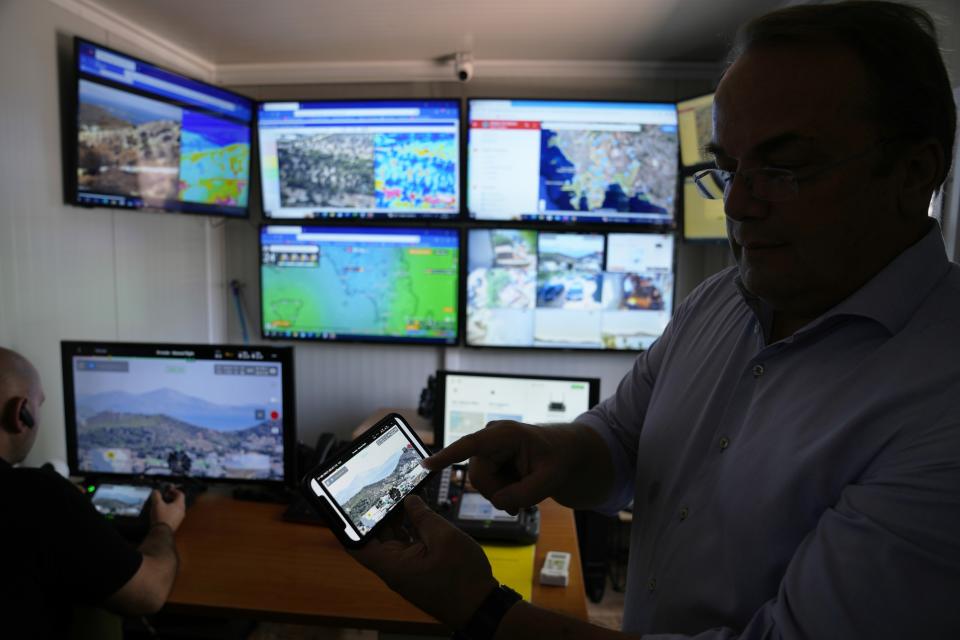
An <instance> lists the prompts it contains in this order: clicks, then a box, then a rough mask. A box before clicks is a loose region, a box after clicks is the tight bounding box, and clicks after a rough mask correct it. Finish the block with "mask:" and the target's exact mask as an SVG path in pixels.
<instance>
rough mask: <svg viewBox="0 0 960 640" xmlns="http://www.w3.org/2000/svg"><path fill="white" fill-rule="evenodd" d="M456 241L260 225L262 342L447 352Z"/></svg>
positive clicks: (387, 231) (445, 234) (431, 233)
mask: <svg viewBox="0 0 960 640" xmlns="http://www.w3.org/2000/svg"><path fill="white" fill-rule="evenodd" d="M459 268H460V232H459V230H458V229H452V228H439V227H432V228H425V227H396V226H389V227H388V226H362V227H361V226H348V227H343V226H299V225H266V226H263V227H261V229H260V274H261V297H262V300H261V302H262V305H261V312H262V318H261V323H262V325H261V326H262V330H263V336H264V337H265V338H274V339H283V340H289V339H295V340H337V341H363V342H407V343H429V344H456V343H457V340H458V333H457V330H458V317H459V316H458V311H459V310H458V307H459V300H458V296H459V279H458V278H459V275H458V274H459V270H460V269H459Z"/></svg>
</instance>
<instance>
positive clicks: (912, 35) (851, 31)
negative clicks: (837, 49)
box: [730, 0, 957, 184]
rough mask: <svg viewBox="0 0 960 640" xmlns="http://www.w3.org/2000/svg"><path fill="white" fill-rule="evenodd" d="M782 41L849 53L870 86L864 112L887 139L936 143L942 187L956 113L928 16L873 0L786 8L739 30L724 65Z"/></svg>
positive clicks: (948, 163)
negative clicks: (932, 140) (858, 62)
mask: <svg viewBox="0 0 960 640" xmlns="http://www.w3.org/2000/svg"><path fill="white" fill-rule="evenodd" d="M788 43H789V44H794V43H796V44H807V43H809V44H816V43H823V44H827V43H829V44H838V45H841V46H846V47H849V48H851V49H852V50H854V51H855V52H856V53H857V55H858V56H859V57H860V60H861V61H862V63H863V66H864V69H865V70H866V73H867V79H868V81H869V83H870V86H871V94H872V95H870V96H868V104H867V106H868V109H869V111H870V115H871V116H872V117H873V118H875V119H876V120H877V122H878V123H879V124H880V126H881V127H882V128H883V129H885V135H886V136H887V137H895V138H902V139H904V140H913V141H918V140H923V139H925V138H928V137H933V138H935V139H936V140H937V141H939V142H940V145H941V146H942V147H943V154H944V168H943V175H942V176H939V178H940V179H939V181H938V182H939V183H941V184H942V182H943V180H944V179H946V176H947V173H949V171H950V163H951V161H952V157H953V137H954V131H955V130H956V126H957V112H956V106H955V105H954V101H953V91H952V89H951V87H950V79H949V77H948V76H947V69H946V67H945V66H944V63H943V58H942V57H941V55H940V49H939V47H938V44H937V29H936V26H935V25H934V22H933V18H931V16H930V14H929V13H927V12H926V11H924V10H923V9H919V8H917V7H911V6H908V5H903V4H897V3H895V2H883V1H880V0H852V1H848V2H840V3H835V4H820V5H797V6H792V7H787V8H784V9H780V10H778V11H774V12H772V13H768V14H766V15H763V16H760V17H758V18H755V19H753V20H751V21H750V22H748V23H747V24H745V25H743V26H742V27H741V28H740V30H739V31H738V32H737V35H736V38H735V40H734V44H733V48H732V49H731V52H730V62H731V63H732V62H733V61H734V60H736V58H738V57H739V56H741V55H742V54H743V53H745V52H746V51H748V50H749V49H752V48H754V47H757V46H764V45H777V44H788Z"/></svg>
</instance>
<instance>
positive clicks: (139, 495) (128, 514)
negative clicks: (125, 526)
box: [90, 484, 153, 518]
mask: <svg viewBox="0 0 960 640" xmlns="http://www.w3.org/2000/svg"><path fill="white" fill-rule="evenodd" d="M151 491H153V488H152V487H148V486H143V485H130V484H101V485H99V486H97V490H96V491H95V492H94V493H93V496H91V498H90V501H91V502H93V506H94V508H95V509H96V510H97V511H99V512H100V513H102V514H103V515H105V516H107V517H108V518H139V517H140V515H141V514H142V513H143V508H144V507H145V506H146V504H147V500H149V499H150V492H151Z"/></svg>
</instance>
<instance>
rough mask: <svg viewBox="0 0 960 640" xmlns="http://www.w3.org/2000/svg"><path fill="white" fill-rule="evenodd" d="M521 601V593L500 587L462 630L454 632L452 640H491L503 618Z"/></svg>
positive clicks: (486, 599)
mask: <svg viewBox="0 0 960 640" xmlns="http://www.w3.org/2000/svg"><path fill="white" fill-rule="evenodd" d="M521 600H523V597H522V596H521V595H520V594H519V593H517V592H516V591H514V590H513V589H511V588H510V587H508V586H506V585H500V586H499V587H497V588H496V589H494V590H493V591H491V592H490V595H488V596H487V597H486V598H485V599H484V601H483V602H482V603H481V604H480V608H479V609H477V612H476V613H474V614H473V617H472V618H470V621H469V622H467V624H466V625H465V626H464V627H463V628H462V629H457V630H456V631H454V632H453V636H451V638H452V640H490V638H492V637H493V634H495V633H496V632H497V627H499V626H500V621H501V620H503V616H505V615H507V611H509V610H510V607H512V606H513V605H515V604H517V603H518V602H520V601H521Z"/></svg>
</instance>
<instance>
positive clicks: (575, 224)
mask: <svg viewBox="0 0 960 640" xmlns="http://www.w3.org/2000/svg"><path fill="white" fill-rule="evenodd" d="M498 100H499V101H504V100H509V101H513V100H522V101H524V102H542V103H556V102H569V103H604V104H625V105H663V106H672V107H673V109H674V113H676V112H677V102H676V100H616V99H586V98H564V97H561V98H523V97H519V96H512V97H503V96H483V97H480V96H476V97H470V98H466V104H465V105H464V108H463V111H462V114H463V116H462V119H463V123H464V125H463V128H464V132H463V146H464V158H463V163H464V170H463V175H464V178H465V181H466V184H465V186H464V191H463V198H462V207H461V209H462V210H463V217H464V220H465V221H467V222H469V223H471V224H477V225H488V224H489V225H496V226H504V227H505V226H513V225H532V226H536V227H538V228H539V227H545V226H559V227H563V228H571V229H572V228H580V227H587V228H592V227H602V228H604V229H624V230H636V229H640V230H643V231H650V232H655V231H660V232H662V233H667V232H672V231H675V230H676V229H678V228H679V224H680V222H679V205H678V203H677V195H678V193H677V189H676V186H675V191H674V206H673V214H672V215H671V216H670V221H669V222H663V223H658V222H633V221H631V222H617V221H602V220H579V219H574V220H566V221H564V220H522V219H521V220H512V219H511V220H491V219H487V218H477V217H476V216H475V215H474V213H473V211H471V209H470V201H469V200H470V191H469V189H470V182H469V175H470V149H469V145H470V131H471V129H470V120H471V117H470V115H471V108H472V105H473V103H474V102H494V101H498ZM677 126H678V129H677V148H676V158H677V172H676V174H677V175H676V180H675V182H676V183H677V185H679V179H680V176H681V173H682V165H681V163H680V131H679V123H678V125H677ZM574 217H575V218H576V216H574Z"/></svg>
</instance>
